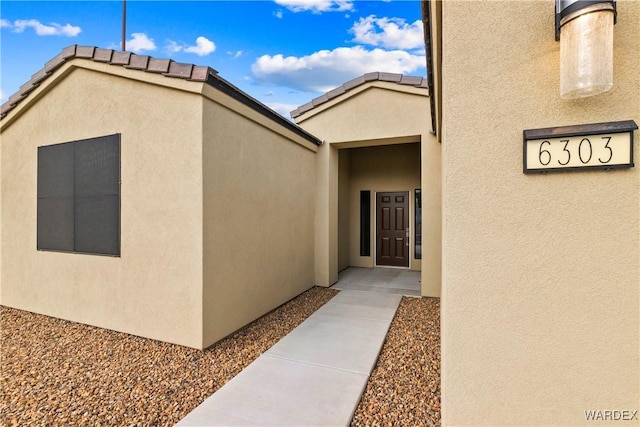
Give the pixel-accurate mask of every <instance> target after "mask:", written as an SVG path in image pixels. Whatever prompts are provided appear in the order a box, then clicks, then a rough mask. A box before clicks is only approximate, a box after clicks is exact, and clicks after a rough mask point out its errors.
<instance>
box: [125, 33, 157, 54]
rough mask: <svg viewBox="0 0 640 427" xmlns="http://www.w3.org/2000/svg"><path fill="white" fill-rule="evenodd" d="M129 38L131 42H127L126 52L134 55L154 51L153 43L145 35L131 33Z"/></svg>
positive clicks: (154, 45)
mask: <svg viewBox="0 0 640 427" xmlns="http://www.w3.org/2000/svg"><path fill="white" fill-rule="evenodd" d="M131 37H132V39H131V40H127V50H130V51H132V52H135V53H138V52H141V51H143V50H149V51H151V50H156V44H155V42H154V41H153V39H150V38H149V37H147V35H146V34H145V33H132V34H131Z"/></svg>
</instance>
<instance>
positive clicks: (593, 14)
mask: <svg viewBox="0 0 640 427" xmlns="http://www.w3.org/2000/svg"><path fill="white" fill-rule="evenodd" d="M576 15H579V16H577V17H575V15H574V16H567V17H566V18H565V19H563V21H565V23H564V24H561V33H560V96H561V97H562V98H584V97H587V96H593V95H597V94H600V93H603V92H606V91H608V90H609V89H611V88H612V87H613V19H614V13H613V8H612V7H611V6H610V5H608V4H596V5H592V6H589V7H587V8H584V9H582V10H580V11H578V12H577V13H576Z"/></svg>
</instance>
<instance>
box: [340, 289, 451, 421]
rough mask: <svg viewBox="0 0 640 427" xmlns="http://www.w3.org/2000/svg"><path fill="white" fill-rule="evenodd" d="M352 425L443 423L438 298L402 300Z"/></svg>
mask: <svg viewBox="0 0 640 427" xmlns="http://www.w3.org/2000/svg"><path fill="white" fill-rule="evenodd" d="M351 425H352V426H412V427H413V426H429V425H440V300H439V299H436V298H407V297H404V298H402V301H401V302H400V307H399V308H398V311H397V312H396V316H395V318H394V319H393V322H392V323H391V327H390V328H389V333H388V334H387V338H386V340H385V343H384V346H383V348H382V351H381V353H380V356H379V358H378V362H377V363H376V366H375V368H374V370H373V372H372V373H371V377H370V378H369V382H368V384H367V387H366V388H365V391H364V394H363V395H362V398H361V399H360V403H359V405H358V407H357V409H356V412H355V415H354V417H353V420H352V422H351Z"/></svg>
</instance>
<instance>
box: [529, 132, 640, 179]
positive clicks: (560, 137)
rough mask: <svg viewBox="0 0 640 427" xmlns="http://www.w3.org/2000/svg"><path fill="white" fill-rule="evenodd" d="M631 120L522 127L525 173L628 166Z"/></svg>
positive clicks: (631, 165) (631, 157)
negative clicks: (537, 127)
mask: <svg viewBox="0 0 640 427" xmlns="http://www.w3.org/2000/svg"><path fill="white" fill-rule="evenodd" d="M636 129H638V125H636V123H635V122H634V121H633V120H626V121H621V122H608V123H595V124H587V125H577V126H564V127H555V128H545V129H529V130H525V131H523V159H524V162H523V166H524V167H523V171H524V173H545V172H555V171H566V170H587V169H619V168H631V167H633V166H634V164H633V131H634V130H636Z"/></svg>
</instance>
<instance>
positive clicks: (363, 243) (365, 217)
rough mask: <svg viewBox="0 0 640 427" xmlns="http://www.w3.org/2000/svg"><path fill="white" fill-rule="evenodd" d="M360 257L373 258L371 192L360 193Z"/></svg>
mask: <svg viewBox="0 0 640 427" xmlns="http://www.w3.org/2000/svg"><path fill="white" fill-rule="evenodd" d="M360 256H371V191H369V190H363V191H361V192H360Z"/></svg>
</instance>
